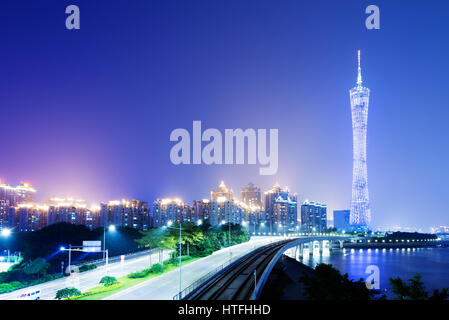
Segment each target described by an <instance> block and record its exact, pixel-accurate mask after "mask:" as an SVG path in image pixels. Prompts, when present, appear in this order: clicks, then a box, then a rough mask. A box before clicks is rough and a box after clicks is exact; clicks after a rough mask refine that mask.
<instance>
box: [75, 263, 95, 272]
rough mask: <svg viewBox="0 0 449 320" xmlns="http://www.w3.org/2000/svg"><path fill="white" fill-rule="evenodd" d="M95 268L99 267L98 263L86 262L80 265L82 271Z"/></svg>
mask: <svg viewBox="0 0 449 320" xmlns="http://www.w3.org/2000/svg"><path fill="white" fill-rule="evenodd" d="M94 269H97V265H96V264H85V265H82V266H81V267H79V271H80V272H86V271H89V270H94Z"/></svg>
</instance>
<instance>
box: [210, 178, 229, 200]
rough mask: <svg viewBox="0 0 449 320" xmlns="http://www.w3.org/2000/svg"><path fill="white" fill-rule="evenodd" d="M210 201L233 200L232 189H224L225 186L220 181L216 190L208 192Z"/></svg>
mask: <svg viewBox="0 0 449 320" xmlns="http://www.w3.org/2000/svg"><path fill="white" fill-rule="evenodd" d="M210 199H211V200H218V199H220V200H234V191H233V190H232V189H229V190H228V188H226V185H225V184H224V182H223V181H222V182H221V183H220V185H219V186H218V190H217V191H214V190H212V191H211V192H210Z"/></svg>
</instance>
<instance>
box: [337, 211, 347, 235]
mask: <svg viewBox="0 0 449 320" xmlns="http://www.w3.org/2000/svg"><path fill="white" fill-rule="evenodd" d="M349 216H350V211H349V210H334V228H336V229H337V230H338V231H343V230H344V231H349V230H350V229H351V225H350V223H349Z"/></svg>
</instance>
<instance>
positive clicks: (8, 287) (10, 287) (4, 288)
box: [0, 281, 25, 293]
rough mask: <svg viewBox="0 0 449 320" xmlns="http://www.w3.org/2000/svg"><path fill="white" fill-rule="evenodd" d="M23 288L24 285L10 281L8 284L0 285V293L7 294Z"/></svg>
mask: <svg viewBox="0 0 449 320" xmlns="http://www.w3.org/2000/svg"><path fill="white" fill-rule="evenodd" d="M23 287H25V284H23V283H22V282H19V281H12V282H8V283H0V293H7V292H11V291H14V290H17V289H21V288H23Z"/></svg>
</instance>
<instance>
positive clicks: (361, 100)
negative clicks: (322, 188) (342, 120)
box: [349, 50, 371, 227]
mask: <svg viewBox="0 0 449 320" xmlns="http://www.w3.org/2000/svg"><path fill="white" fill-rule="evenodd" d="M369 94H370V90H369V89H368V88H365V87H363V86H362V69H361V67H360V50H359V51H358V75H357V86H356V87H354V88H352V89H351V90H350V91H349V95H350V98H351V114H352V134H353V152H354V154H353V172H352V201H351V213H350V217H349V222H350V224H351V225H353V226H355V227H367V226H369V224H370V222H371V210H370V206H369V195H368V169H367V167H366V131H367V126H368V104H369Z"/></svg>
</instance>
